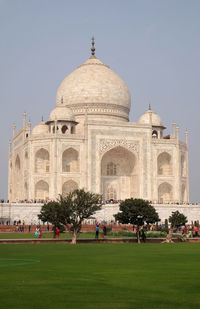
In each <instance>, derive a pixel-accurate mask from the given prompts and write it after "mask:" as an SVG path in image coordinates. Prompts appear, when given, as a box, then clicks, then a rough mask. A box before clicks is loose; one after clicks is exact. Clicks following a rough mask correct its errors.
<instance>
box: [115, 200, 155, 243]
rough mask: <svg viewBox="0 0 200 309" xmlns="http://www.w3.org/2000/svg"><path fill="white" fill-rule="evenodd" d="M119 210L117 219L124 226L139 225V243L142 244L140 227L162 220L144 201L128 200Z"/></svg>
mask: <svg viewBox="0 0 200 309" xmlns="http://www.w3.org/2000/svg"><path fill="white" fill-rule="evenodd" d="M119 209H120V212H118V213H117V214H116V215H115V219H116V220H118V221H119V222H120V223H122V224H129V223H130V224H133V225H137V241H138V243H140V235H139V231H140V227H141V226H143V225H144V223H147V224H150V223H151V224H152V223H155V222H158V221H159V220H160V219H159V216H158V214H157V212H156V210H155V208H154V207H153V206H152V205H150V204H149V203H148V202H146V201H144V200H142V199H133V198H130V199H126V200H125V201H124V202H122V203H121V204H120V206H119Z"/></svg>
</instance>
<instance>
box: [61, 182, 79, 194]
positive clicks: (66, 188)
mask: <svg viewBox="0 0 200 309" xmlns="http://www.w3.org/2000/svg"><path fill="white" fill-rule="evenodd" d="M76 189H78V184H77V182H76V181H74V180H68V181H66V182H64V184H63V186H62V194H63V195H67V194H69V193H70V192H72V191H74V190H76Z"/></svg>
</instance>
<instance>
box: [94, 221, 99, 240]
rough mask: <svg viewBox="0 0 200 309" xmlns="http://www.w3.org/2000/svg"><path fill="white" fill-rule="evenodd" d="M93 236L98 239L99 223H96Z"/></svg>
mask: <svg viewBox="0 0 200 309" xmlns="http://www.w3.org/2000/svg"><path fill="white" fill-rule="evenodd" d="M95 238H96V239H98V238H99V225H98V224H97V225H96V235H95Z"/></svg>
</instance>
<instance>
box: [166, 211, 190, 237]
mask: <svg viewBox="0 0 200 309" xmlns="http://www.w3.org/2000/svg"><path fill="white" fill-rule="evenodd" d="M169 222H170V223H171V227H170V230H169V233H168V234H167V237H166V239H165V240H164V241H163V242H166V243H171V242H173V241H172V235H173V232H174V229H175V228H178V227H179V226H181V225H185V224H186V223H187V217H186V216H184V214H181V213H180V212H179V211H178V210H177V211H173V212H172V214H171V216H170V217H169Z"/></svg>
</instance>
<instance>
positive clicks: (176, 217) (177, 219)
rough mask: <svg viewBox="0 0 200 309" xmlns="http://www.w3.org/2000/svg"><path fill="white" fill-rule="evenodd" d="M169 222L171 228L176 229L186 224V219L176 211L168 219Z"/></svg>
mask: <svg viewBox="0 0 200 309" xmlns="http://www.w3.org/2000/svg"><path fill="white" fill-rule="evenodd" d="M169 222H170V223H171V226H172V228H178V227H179V226H181V225H185V224H186V223H187V217H186V216H184V214H181V213H180V212H179V211H178V210H177V211H173V212H172V214H171V216H170V217H169Z"/></svg>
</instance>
